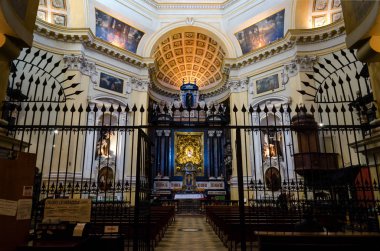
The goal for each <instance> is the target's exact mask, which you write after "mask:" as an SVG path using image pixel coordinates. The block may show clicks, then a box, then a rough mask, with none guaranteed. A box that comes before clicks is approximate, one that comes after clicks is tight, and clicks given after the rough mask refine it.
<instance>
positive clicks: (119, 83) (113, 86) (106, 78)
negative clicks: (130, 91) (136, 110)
mask: <svg viewBox="0 0 380 251" xmlns="http://www.w3.org/2000/svg"><path fill="white" fill-rule="evenodd" d="M123 85H124V81H123V80H122V79H120V78H116V77H113V76H110V75H108V74H105V73H103V72H102V73H100V82H99V86H100V87H102V88H105V89H107V90H110V91H115V92H119V93H123Z"/></svg>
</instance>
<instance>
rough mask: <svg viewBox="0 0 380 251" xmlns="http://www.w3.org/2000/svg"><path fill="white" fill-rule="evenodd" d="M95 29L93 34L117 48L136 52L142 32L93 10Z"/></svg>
mask: <svg viewBox="0 0 380 251" xmlns="http://www.w3.org/2000/svg"><path fill="white" fill-rule="evenodd" d="M95 15H96V31H95V35H96V36H97V37H98V38H100V39H103V40H104V41H107V42H109V43H111V44H113V45H115V46H117V47H119V48H122V49H125V50H128V51H131V52H133V53H136V50H137V47H138V45H139V43H140V40H141V38H142V37H143V35H144V32H142V31H140V30H138V29H136V28H134V27H132V26H130V25H128V24H126V23H123V22H122V21H120V20H118V19H116V18H114V17H111V16H110V15H108V14H106V13H104V12H102V11H100V10H97V9H96V10H95Z"/></svg>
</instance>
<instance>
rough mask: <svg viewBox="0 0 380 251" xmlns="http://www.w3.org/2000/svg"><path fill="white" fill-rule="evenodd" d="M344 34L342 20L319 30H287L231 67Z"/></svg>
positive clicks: (236, 67) (254, 61) (240, 66)
mask: <svg viewBox="0 0 380 251" xmlns="http://www.w3.org/2000/svg"><path fill="white" fill-rule="evenodd" d="M344 34H345V27H344V21H343V20H341V21H339V22H335V23H332V24H330V25H326V26H323V27H320V28H314V29H294V30H289V31H288V32H287V33H286V36H285V37H284V38H282V39H280V40H278V41H276V42H274V43H272V44H269V45H267V46H265V47H262V48H259V49H257V50H254V51H252V52H250V53H248V54H245V55H243V56H241V57H239V58H237V59H236V62H235V63H233V64H232V65H231V66H232V68H234V69H239V68H242V67H245V66H248V65H251V64H253V63H257V62H260V61H263V60H265V59H268V58H270V57H273V56H275V55H278V54H281V53H284V52H286V51H288V50H290V49H293V48H294V47H295V46H296V45H306V44H314V43H321V42H325V41H328V40H331V39H333V38H337V37H339V36H342V35H344Z"/></svg>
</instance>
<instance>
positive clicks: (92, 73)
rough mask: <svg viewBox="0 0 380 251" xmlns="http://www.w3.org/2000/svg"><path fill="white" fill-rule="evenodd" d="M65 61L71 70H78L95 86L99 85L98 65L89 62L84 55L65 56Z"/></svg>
mask: <svg viewBox="0 0 380 251" xmlns="http://www.w3.org/2000/svg"><path fill="white" fill-rule="evenodd" d="M63 61H64V62H65V64H66V67H69V69H70V70H77V71H79V72H80V73H82V74H83V75H86V76H89V77H90V79H91V82H92V83H93V84H98V72H97V71H96V64H95V63H94V62H91V61H89V60H88V59H87V58H86V57H85V56H84V55H65V56H63Z"/></svg>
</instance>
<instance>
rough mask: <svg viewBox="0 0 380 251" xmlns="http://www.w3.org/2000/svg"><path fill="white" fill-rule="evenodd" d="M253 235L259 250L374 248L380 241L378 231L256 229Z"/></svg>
mask: <svg viewBox="0 0 380 251" xmlns="http://www.w3.org/2000/svg"><path fill="white" fill-rule="evenodd" d="M255 235H256V236H257V238H258V247H259V251H278V250H280V249H281V250H282V249H284V250H292V251H304V250H307V251H321V250H322V251H339V250H372V249H375V250H376V247H378V245H379V243H380V234H379V233H353V232H350V233H345V232H333V233H331V232H267V231H257V232H255Z"/></svg>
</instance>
